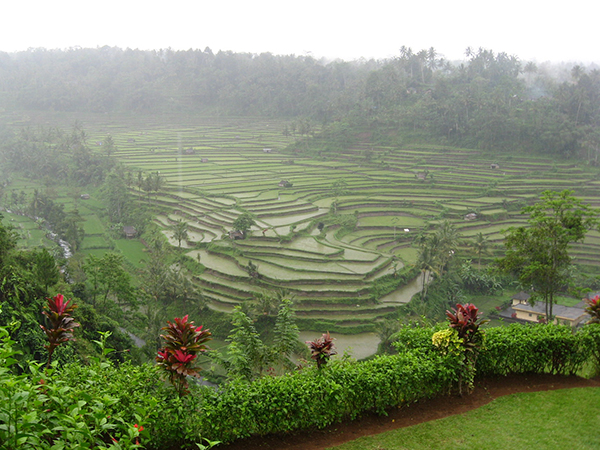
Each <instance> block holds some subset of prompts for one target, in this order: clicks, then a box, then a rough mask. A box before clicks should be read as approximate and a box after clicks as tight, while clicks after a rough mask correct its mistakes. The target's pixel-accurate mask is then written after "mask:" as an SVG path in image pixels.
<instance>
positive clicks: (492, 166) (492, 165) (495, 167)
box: [490, 164, 500, 170]
mask: <svg viewBox="0 0 600 450" xmlns="http://www.w3.org/2000/svg"><path fill="white" fill-rule="evenodd" d="M499 168H500V164H490V169H494V170H495V169H499Z"/></svg>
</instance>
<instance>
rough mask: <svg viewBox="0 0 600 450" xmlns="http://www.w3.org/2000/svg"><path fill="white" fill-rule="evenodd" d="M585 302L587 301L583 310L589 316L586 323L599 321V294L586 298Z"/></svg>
mask: <svg viewBox="0 0 600 450" xmlns="http://www.w3.org/2000/svg"><path fill="white" fill-rule="evenodd" d="M585 302H586V303H587V307H586V308H585V312H587V313H588V314H589V315H590V316H591V319H590V320H589V322H588V323H600V295H596V296H595V297H594V298H589V299H586V301H585Z"/></svg>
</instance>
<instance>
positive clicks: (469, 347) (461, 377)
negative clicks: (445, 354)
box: [446, 303, 489, 395]
mask: <svg viewBox="0 0 600 450" xmlns="http://www.w3.org/2000/svg"><path fill="white" fill-rule="evenodd" d="M446 317H447V318H448V322H449V326H450V328H453V329H454V330H456V332H457V333H458V337H459V338H460V339H461V340H462V346H463V348H464V352H463V354H462V356H461V357H460V359H459V360H458V361H457V362H458V363H459V367H460V371H459V374H458V393H459V394H460V395H462V394H463V384H466V385H467V390H468V392H471V391H472V390H473V388H474V379H475V364H476V362H477V356H478V355H479V350H480V348H481V345H482V344H483V332H482V331H481V330H480V329H479V327H480V326H481V325H483V324H484V323H487V322H489V320H484V319H482V318H481V317H479V309H478V308H477V307H476V306H475V305H473V304H471V303H465V304H464V305H461V304H460V303H458V304H457V305H456V308H452V311H446Z"/></svg>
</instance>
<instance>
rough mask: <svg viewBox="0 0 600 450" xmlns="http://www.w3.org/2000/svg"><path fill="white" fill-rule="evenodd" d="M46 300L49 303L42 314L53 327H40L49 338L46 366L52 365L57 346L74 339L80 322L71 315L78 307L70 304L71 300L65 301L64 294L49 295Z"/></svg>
mask: <svg viewBox="0 0 600 450" xmlns="http://www.w3.org/2000/svg"><path fill="white" fill-rule="evenodd" d="M46 300H48V303H47V304H46V306H45V307H44V311H42V314H43V315H45V316H46V317H47V318H48V321H49V322H50V324H51V327H50V328H46V327H45V326H44V325H40V327H42V330H44V333H46V337H47V338H48V344H46V345H45V346H44V347H46V348H47V349H48V363H47V364H46V367H50V362H51V361H52V354H53V353H54V350H56V347H58V346H59V345H60V344H62V343H63V342H67V341H72V340H73V339H74V338H73V330H74V329H75V328H77V327H78V326H79V324H78V323H77V322H75V319H73V318H72V317H71V313H72V312H73V310H74V309H75V308H77V305H76V304H74V303H72V304H69V303H70V301H71V300H67V301H65V298H64V296H63V295H62V294H58V295H56V296H55V297H52V298H49V297H48V298H46Z"/></svg>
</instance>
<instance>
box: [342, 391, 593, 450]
mask: <svg viewBox="0 0 600 450" xmlns="http://www.w3.org/2000/svg"><path fill="white" fill-rule="evenodd" d="M448 401H452V399H451V398H449V399H448ZM599 404H600V388H574V389H561V390H557V391H547V392H533V393H523V394H513V395H509V396H506V397H501V398H498V399H496V400H494V401H493V402H491V403H489V404H488V405H485V406H482V407H481V408H479V409H476V410H473V411H469V412H467V413H465V414H460V415H456V416H451V417H446V418H444V419H440V420H435V421H431V422H426V423H422V424H419V425H415V426H412V427H407V428H401V429H398V430H393V431H388V432H386V433H382V434H378V435H375V436H368V437H362V438H359V439H356V440H354V441H352V442H348V443H346V444H343V445H340V446H337V447H332V448H335V449H336V450H384V449H385V450H444V449H452V450H461V449H465V450H467V449H469V450H471V449H478V450H486V449H489V450H503V449H506V450H531V449H535V450H565V449H569V450H596V449H599V448H600V434H598V425H599V424H600V409H598V405H599Z"/></svg>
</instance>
